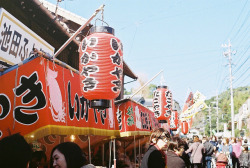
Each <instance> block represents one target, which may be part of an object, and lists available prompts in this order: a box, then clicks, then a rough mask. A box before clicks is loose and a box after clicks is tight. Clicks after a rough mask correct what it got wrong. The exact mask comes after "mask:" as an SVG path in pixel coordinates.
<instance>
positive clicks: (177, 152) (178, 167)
mask: <svg viewBox="0 0 250 168" xmlns="http://www.w3.org/2000/svg"><path fill="white" fill-rule="evenodd" d="M183 152H184V146H180V144H179V142H178V141H175V142H173V141H170V142H169V145H168V151H167V167H168V168H185V167H186V165H185V162H184V160H183V159H182V158H181V156H182V154H183Z"/></svg>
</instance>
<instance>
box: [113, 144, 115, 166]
mask: <svg viewBox="0 0 250 168" xmlns="http://www.w3.org/2000/svg"><path fill="white" fill-rule="evenodd" d="M113 145H114V146H113V148H114V168H116V158H115V139H114V140H113Z"/></svg>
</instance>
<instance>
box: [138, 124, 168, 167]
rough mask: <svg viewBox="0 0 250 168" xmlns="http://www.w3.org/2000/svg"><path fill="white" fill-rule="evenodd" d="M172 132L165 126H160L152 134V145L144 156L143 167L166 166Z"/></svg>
mask: <svg viewBox="0 0 250 168" xmlns="http://www.w3.org/2000/svg"><path fill="white" fill-rule="evenodd" d="M170 138H171V136H170V133H169V132H167V131H165V130H164V129H163V128H159V129H157V130H155V131H153V133H152V134H151V136H150V146H149V148H148V150H147V152H146V153H145V155H144V156H143V158H142V163H141V168H156V167H157V168H166V166H167V163H166V162H167V155H166V153H165V152H164V150H166V149H167V146H168V141H169V140H170Z"/></svg>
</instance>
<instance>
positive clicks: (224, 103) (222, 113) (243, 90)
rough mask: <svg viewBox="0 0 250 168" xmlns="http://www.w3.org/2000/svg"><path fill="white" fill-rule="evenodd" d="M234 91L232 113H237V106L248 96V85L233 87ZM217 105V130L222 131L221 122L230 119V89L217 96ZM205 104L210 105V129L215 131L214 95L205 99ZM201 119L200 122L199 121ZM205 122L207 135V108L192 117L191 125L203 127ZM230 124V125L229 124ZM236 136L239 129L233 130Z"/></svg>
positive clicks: (249, 89) (249, 93) (249, 91)
mask: <svg viewBox="0 0 250 168" xmlns="http://www.w3.org/2000/svg"><path fill="white" fill-rule="evenodd" d="M233 92H234V114H238V113H239V108H240V107H241V106H242V104H243V103H244V102H245V101H246V100H247V99H248V98H249V97H250V86H246V87H239V88H236V89H233ZM218 99H219V101H218V106H219V130H221V131H223V124H224V123H228V122H229V121H231V105H230V104H231V98H230V89H228V90H227V91H225V92H222V93H221V94H220V95H219V96H218ZM205 102H206V104H207V105H208V106H209V105H210V106H211V123H212V124H211V125H212V126H211V127H212V130H215V131H216V117H217V112H216V96H214V97H212V98H210V99H208V100H206V101H205ZM201 121H202V122H201ZM204 124H205V134H206V135H209V130H210V128H209V115H208V109H206V110H204V111H201V112H200V113H199V114H197V115H196V116H195V118H194V124H193V127H199V128H202V127H204ZM229 126H230V125H229ZM235 134H236V136H237V135H238V134H239V130H235Z"/></svg>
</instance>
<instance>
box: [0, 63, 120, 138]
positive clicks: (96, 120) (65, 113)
mask: <svg viewBox="0 0 250 168" xmlns="http://www.w3.org/2000/svg"><path fill="white" fill-rule="evenodd" d="M0 83H1V87H0V133H1V134H0V135H1V137H0V138H2V137H5V136H8V135H9V134H13V133H17V132H20V133H21V134H22V135H24V136H25V137H26V139H29V138H31V139H33V138H34V139H38V138H41V137H43V136H46V135H50V134H58V135H70V134H75V135H84V134H93V135H101V136H117V135H119V129H118V126H116V124H117V122H115V120H114V118H115V116H114V113H113V111H114V110H113V109H114V103H113V106H112V107H111V108H110V109H105V110H96V109H92V108H89V103H88V100H87V99H85V98H84V97H83V96H82V95H81V91H80V84H79V75H78V74H76V73H73V72H72V71H70V70H69V69H66V68H63V67H61V66H59V65H57V64H55V63H53V62H51V61H49V60H47V59H45V58H35V59H33V60H32V61H30V62H28V63H26V64H24V65H22V66H20V67H18V68H17V69H14V70H12V71H10V72H8V73H6V74H4V75H2V76H0Z"/></svg>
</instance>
